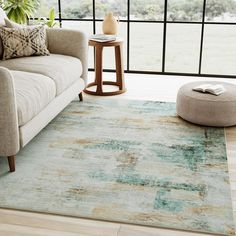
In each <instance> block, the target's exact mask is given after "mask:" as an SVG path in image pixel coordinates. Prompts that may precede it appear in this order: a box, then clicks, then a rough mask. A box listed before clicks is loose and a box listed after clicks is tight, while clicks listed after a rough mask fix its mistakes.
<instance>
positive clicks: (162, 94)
mask: <svg viewBox="0 0 236 236" xmlns="http://www.w3.org/2000/svg"><path fill="white" fill-rule="evenodd" d="M115 76H116V74H115V73H108V72H105V73H103V80H111V81H114V80H115ZM93 80H94V72H89V82H92V81H93ZM192 81H203V83H205V82H206V81H219V83H220V82H228V83H232V84H236V79H235V80H234V79H225V78H206V77H194V76H192V77H190V76H169V75H147V74H130V73H126V74H125V84H126V88H127V92H126V93H124V94H121V95H116V96H109V99H110V98H111V99H114V98H126V99H138V100H158V101H166V102H175V101H176V95H177V93H178V90H179V88H180V87H181V86H182V85H184V84H186V83H188V82H192ZM112 89H116V88H114V87H112V86H104V91H111V90H112ZM86 96H89V95H86ZM91 97H92V96H91Z"/></svg>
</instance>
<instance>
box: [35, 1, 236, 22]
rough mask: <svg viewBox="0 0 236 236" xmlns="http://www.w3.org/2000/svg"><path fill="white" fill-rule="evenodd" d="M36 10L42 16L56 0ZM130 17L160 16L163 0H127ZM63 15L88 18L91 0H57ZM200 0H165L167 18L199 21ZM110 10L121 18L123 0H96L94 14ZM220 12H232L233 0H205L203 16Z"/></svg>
mask: <svg viewBox="0 0 236 236" xmlns="http://www.w3.org/2000/svg"><path fill="white" fill-rule="evenodd" d="M40 1H41V6H40V10H39V12H38V14H41V16H46V14H47V13H48V9H49V8H51V7H52V6H53V7H55V8H57V0H47V1H46V0H40ZM130 3H131V5H130V7H131V9H130V12H131V19H142V20H163V12H164V0H146V1H143V0H131V1H130ZM61 6H62V17H63V18H78V19H81V18H92V1H91V0H80V1H78V0H61ZM202 10H203V0H191V1H190V0H169V1H168V20H172V21H176V20H178V21H200V20H201V17H202ZM108 11H112V12H114V13H115V15H116V16H119V17H120V18H121V19H122V18H123V19H124V18H126V17H127V0H96V18H103V17H104V15H105V14H106V13H107V12H108ZM224 14H229V15H230V14H231V15H234V16H235V15H236V0H207V5H206V17H207V20H213V19H214V18H215V17H220V16H223V15H224Z"/></svg>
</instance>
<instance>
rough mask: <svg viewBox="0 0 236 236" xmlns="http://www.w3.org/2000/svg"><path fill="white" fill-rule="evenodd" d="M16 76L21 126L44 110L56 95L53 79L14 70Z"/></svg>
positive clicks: (15, 82)
mask: <svg viewBox="0 0 236 236" xmlns="http://www.w3.org/2000/svg"><path fill="white" fill-rule="evenodd" d="M12 74H13V77H14V84H15V91H16V103H17V113H18V122H19V126H23V125H24V124H26V123H27V122H28V121H30V120H31V119H32V118H34V117H35V116H36V115H37V114H38V113H39V112H40V111H42V110H43V109H44V108H45V107H46V106H47V105H48V104H49V103H50V102H51V101H52V100H53V99H54V98H55V96H56V86H55V83H54V82H53V80H52V79H50V78H48V77H46V76H44V75H41V74H35V73H29V72H22V71H12Z"/></svg>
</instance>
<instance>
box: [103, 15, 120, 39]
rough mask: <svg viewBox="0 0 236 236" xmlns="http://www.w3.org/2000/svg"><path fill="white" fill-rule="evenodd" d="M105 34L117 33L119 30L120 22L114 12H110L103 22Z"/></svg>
mask: <svg viewBox="0 0 236 236" xmlns="http://www.w3.org/2000/svg"><path fill="white" fill-rule="evenodd" d="M102 31H103V34H112V35H117V32H118V22H117V20H116V18H115V17H114V16H113V13H112V12H109V13H108V14H107V15H106V16H105V18H104V21H103V23H102Z"/></svg>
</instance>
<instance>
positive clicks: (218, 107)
mask: <svg viewBox="0 0 236 236" xmlns="http://www.w3.org/2000/svg"><path fill="white" fill-rule="evenodd" d="M200 84H222V85H223V86H224V87H225V89H226V92H224V93H223V94H221V95H219V96H215V95H211V94H207V93H199V92H195V91H193V90H192V88H194V87H196V86H198V85H200ZM176 109H177V114H178V115H179V116H180V117H182V118H183V119H184V120H187V121H190V122H192V123H195V124H199V125H205V126H217V127H226V126H233V125H236V85H234V84H230V83H223V82H219V81H214V82H213V81H199V82H192V83H188V84H186V85H184V86H182V87H181V88H180V89H179V92H178V95H177V104H176Z"/></svg>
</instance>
